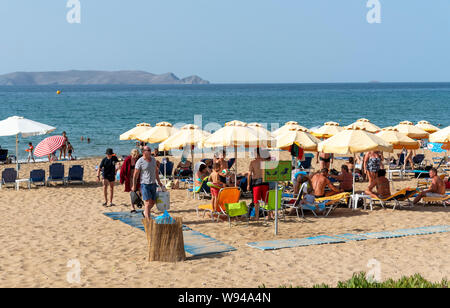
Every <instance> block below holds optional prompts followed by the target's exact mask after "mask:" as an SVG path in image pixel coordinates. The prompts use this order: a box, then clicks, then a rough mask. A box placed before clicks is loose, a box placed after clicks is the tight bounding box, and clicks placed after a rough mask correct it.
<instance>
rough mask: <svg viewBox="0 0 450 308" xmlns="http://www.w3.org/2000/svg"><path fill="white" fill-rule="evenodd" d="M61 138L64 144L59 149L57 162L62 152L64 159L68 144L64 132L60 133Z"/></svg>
mask: <svg viewBox="0 0 450 308" xmlns="http://www.w3.org/2000/svg"><path fill="white" fill-rule="evenodd" d="M62 136H63V137H64V142H63V144H62V146H61V148H60V149H59V160H61V157H62V154H63V152H64V159H65V158H66V153H67V144H68V143H69V139H68V138H67V135H66V132H62Z"/></svg>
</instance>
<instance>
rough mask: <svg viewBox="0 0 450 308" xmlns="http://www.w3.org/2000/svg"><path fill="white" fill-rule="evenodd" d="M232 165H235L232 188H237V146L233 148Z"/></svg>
mask: <svg viewBox="0 0 450 308" xmlns="http://www.w3.org/2000/svg"><path fill="white" fill-rule="evenodd" d="M234 163H235V164H236V167H235V168H236V172H235V173H234V187H237V171H238V163H237V146H235V147H234Z"/></svg>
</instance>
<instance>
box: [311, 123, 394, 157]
mask: <svg viewBox="0 0 450 308" xmlns="http://www.w3.org/2000/svg"><path fill="white" fill-rule="evenodd" d="M318 151H319V152H324V153H334V154H343V155H345V154H355V153H361V152H368V151H383V152H392V151H393V146H392V145H391V144H389V143H388V142H387V141H385V140H383V139H382V138H380V137H378V136H376V135H375V134H372V133H370V132H368V131H366V130H364V129H360V128H359V127H357V126H350V127H347V128H346V129H345V130H343V131H342V132H340V133H338V134H336V135H334V136H333V137H331V138H329V139H327V140H325V141H322V142H321V143H319V146H318Z"/></svg>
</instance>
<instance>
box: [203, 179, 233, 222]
mask: <svg viewBox="0 0 450 308" xmlns="http://www.w3.org/2000/svg"><path fill="white" fill-rule="evenodd" d="M240 196H241V191H240V189H239V188H238V187H225V188H222V189H221V190H220V191H219V196H218V206H217V208H214V207H213V206H212V204H204V205H199V206H198V207H197V215H198V212H199V210H203V216H204V214H205V213H206V211H209V212H211V219H212V221H214V215H217V221H219V217H220V216H228V214H227V211H226V207H225V204H226V203H238V202H239V198H240Z"/></svg>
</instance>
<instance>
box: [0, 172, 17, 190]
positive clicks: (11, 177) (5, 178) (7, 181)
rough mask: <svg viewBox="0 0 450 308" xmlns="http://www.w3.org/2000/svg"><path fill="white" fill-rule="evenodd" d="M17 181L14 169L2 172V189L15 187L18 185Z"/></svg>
mask: <svg viewBox="0 0 450 308" xmlns="http://www.w3.org/2000/svg"><path fill="white" fill-rule="evenodd" d="M16 180H17V171H16V169H14V168H6V169H5V170H3V171H2V180H1V182H0V189H1V188H3V186H9V185H12V186H13V187H14V186H15V185H16Z"/></svg>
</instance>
